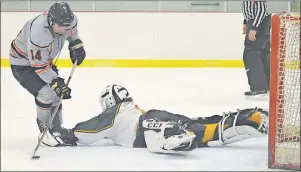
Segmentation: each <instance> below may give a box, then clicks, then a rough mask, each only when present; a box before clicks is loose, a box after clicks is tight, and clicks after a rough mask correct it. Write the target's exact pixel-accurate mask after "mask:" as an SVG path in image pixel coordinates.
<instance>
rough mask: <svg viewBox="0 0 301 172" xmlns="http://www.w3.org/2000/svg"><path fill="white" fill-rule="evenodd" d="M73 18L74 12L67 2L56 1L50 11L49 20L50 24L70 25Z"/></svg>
mask: <svg viewBox="0 0 301 172" xmlns="http://www.w3.org/2000/svg"><path fill="white" fill-rule="evenodd" d="M73 20H74V14H73V12H72V11H71V8H70V6H69V5H68V4H67V3H66V2H56V3H54V4H53V5H52V6H51V7H50V9H49V11H48V21H49V24H50V25H53V24H54V23H56V24H58V25H59V26H63V27H69V26H70V25H71V23H72V22H73Z"/></svg>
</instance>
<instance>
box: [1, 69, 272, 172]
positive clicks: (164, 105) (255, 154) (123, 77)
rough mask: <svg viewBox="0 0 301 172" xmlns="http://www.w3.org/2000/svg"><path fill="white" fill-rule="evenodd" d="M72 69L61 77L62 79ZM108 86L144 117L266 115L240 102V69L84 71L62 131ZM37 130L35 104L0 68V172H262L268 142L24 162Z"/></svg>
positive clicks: (45, 151)
mask: <svg viewBox="0 0 301 172" xmlns="http://www.w3.org/2000/svg"><path fill="white" fill-rule="evenodd" d="M70 70H71V69H61V70H60V71H59V72H60V75H61V76H62V77H65V78H66V79H67V77H68V75H69V73H70ZM108 84H120V85H122V86H124V87H126V88H127V89H128V91H129V92H130V94H131V95H132V97H133V98H134V100H135V102H136V104H137V105H139V106H140V107H141V108H142V109H144V110H149V109H164V110H168V111H170V112H174V113H179V114H183V115H186V116H189V117H201V116H210V115H214V114H221V113H222V112H227V111H234V110H236V109H237V108H249V107H255V106H259V107H262V108H268V101H254V100H245V97H244V95H243V93H244V91H247V90H248V89H249V88H248V84H247V77H246V74H245V71H244V69H120V68H116V69H114V68H102V69H99V68H98V69H84V68H78V69H76V70H75V73H74V76H73V78H72V80H71V83H70V87H71V89H72V99H70V100H65V101H63V118H64V124H63V126H64V127H70V128H71V127H73V126H74V125H75V124H76V123H77V122H80V121H83V120H87V119H89V118H91V117H93V116H96V115H98V114H99V112H101V108H100V105H99V102H98V100H99V94H100V92H101V91H102V89H103V88H104V87H105V86H106V85H108ZM37 136H38V127H37V124H36V111H35V103H34V98H33V97H32V96H31V95H30V94H29V93H27V91H26V90H24V89H23V88H22V87H21V86H20V85H19V83H18V82H17V81H16V80H15V79H14V78H13V76H12V73H11V71H10V69H9V68H1V170H46V171H48V170H95V171H102V170H143V171H146V170H148V171H151V170H160V171H162V170H169V171H171V170H176V171H186V170H192V171H220V170H223V171H224V170H233V171H241V170H248V171H266V170H268V168H267V164H268V138H267V137H262V138H253V139H249V140H245V141H242V142H239V143H235V144H231V145H228V146H226V147H222V148H199V149H197V150H195V151H193V152H189V153H188V154H186V155H177V156H172V155H163V154H154V153H150V152H147V150H146V149H131V148H124V147H119V146H116V145H113V144H112V142H110V141H109V140H104V141H100V142H98V143H96V144H94V145H91V146H79V147H61V148H49V147H41V148H40V149H39V150H38V153H37V155H40V156H41V158H40V159H39V160H35V161H34V160H31V159H30V157H31V154H32V152H33V149H34V147H35V146H36V144H37V139H38V137H37Z"/></svg>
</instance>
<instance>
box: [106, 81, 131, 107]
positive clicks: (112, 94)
mask: <svg viewBox="0 0 301 172" xmlns="http://www.w3.org/2000/svg"><path fill="white" fill-rule="evenodd" d="M127 100H132V98H131V97H130V95H129V92H128V91H127V90H126V89H125V88H124V87H122V86H120V85H115V84H114V85H108V86H107V87H106V88H105V89H104V90H103V91H102V92H101V95H100V105H101V108H102V109H103V110H106V109H108V108H111V107H113V106H115V105H116V104H118V103H121V102H124V101H127Z"/></svg>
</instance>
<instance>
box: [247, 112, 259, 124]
mask: <svg viewBox="0 0 301 172" xmlns="http://www.w3.org/2000/svg"><path fill="white" fill-rule="evenodd" d="M248 119H249V120H250V121H253V122H255V123H256V124H258V125H259V124H260V123H261V122H262V119H261V114H260V112H255V113H253V114H252V115H251V116H250V117H249V118H248Z"/></svg>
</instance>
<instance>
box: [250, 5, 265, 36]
mask: <svg viewBox="0 0 301 172" xmlns="http://www.w3.org/2000/svg"><path fill="white" fill-rule="evenodd" d="M266 13H267V5H266V1H257V2H256V8H255V18H254V22H253V25H252V26H253V27H252V29H253V30H257V29H258V27H259V26H260V24H261V23H262V21H263V19H264V17H265V15H266Z"/></svg>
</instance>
